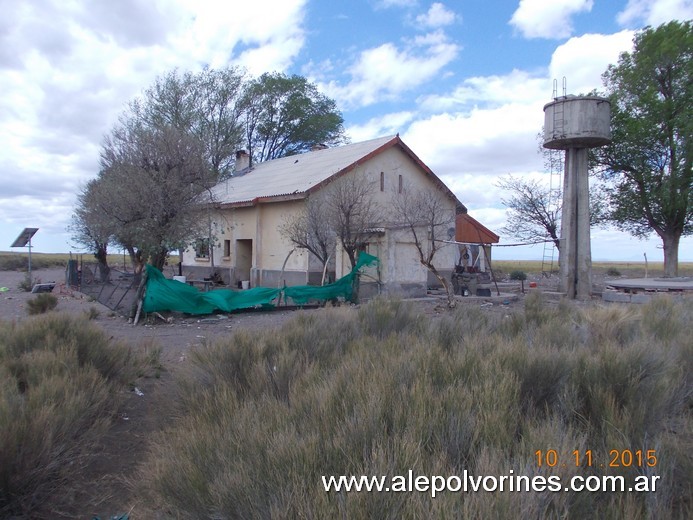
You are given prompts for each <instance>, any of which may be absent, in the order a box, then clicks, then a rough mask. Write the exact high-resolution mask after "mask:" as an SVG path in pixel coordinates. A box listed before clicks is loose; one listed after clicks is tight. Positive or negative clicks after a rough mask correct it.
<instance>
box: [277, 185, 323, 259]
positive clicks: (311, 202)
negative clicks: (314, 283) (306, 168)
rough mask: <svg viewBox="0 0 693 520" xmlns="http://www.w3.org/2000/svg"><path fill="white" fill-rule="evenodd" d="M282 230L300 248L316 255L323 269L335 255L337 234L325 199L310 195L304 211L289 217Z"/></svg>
mask: <svg viewBox="0 0 693 520" xmlns="http://www.w3.org/2000/svg"><path fill="white" fill-rule="evenodd" d="M280 232H281V233H282V235H284V236H285V237H286V238H288V239H289V240H290V241H291V243H292V244H294V245H295V246H296V247H298V248H299V249H305V250H307V251H309V252H310V253H312V254H313V255H315V257H316V258H317V259H318V260H319V261H320V263H321V264H322V267H323V270H324V269H325V266H326V265H327V263H328V262H329V260H330V256H332V255H334V251H335V245H336V235H335V232H334V230H333V229H332V225H331V222H330V218H329V212H328V209H327V206H326V205H325V203H324V201H323V200H318V199H316V198H315V197H309V198H308V200H307V201H306V206H305V208H304V209H303V211H302V212H301V213H299V214H297V215H292V216H290V217H288V218H287V219H286V220H285V221H284V223H283V224H282V225H281V227H280Z"/></svg>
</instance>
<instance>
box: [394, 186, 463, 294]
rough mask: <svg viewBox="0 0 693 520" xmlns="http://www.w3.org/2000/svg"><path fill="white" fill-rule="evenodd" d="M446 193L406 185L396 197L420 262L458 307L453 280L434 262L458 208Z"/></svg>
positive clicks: (399, 219) (398, 215) (396, 207)
mask: <svg viewBox="0 0 693 520" xmlns="http://www.w3.org/2000/svg"><path fill="white" fill-rule="evenodd" d="M443 197H444V195H443V194H442V193H438V192H435V191H431V190H422V191H415V190H414V189H413V188H412V187H411V186H407V185H405V186H404V187H403V189H402V192H401V193H397V194H394V195H393V197H392V207H393V209H394V211H395V217H396V219H397V222H399V223H401V224H403V225H404V226H406V228H407V229H408V230H409V232H410V233H411V237H412V238H413V239H414V246H415V247H416V250H417V252H418V253H419V262H421V265H423V266H425V267H426V268H427V269H428V270H429V271H430V272H431V273H433V275H434V276H435V277H436V278H437V279H438V281H439V282H440V283H441V284H442V285H443V287H444V288H445V293H446V295H447V298H448V306H449V307H450V308H453V307H455V305H456V302H455V295H454V293H453V288H452V286H451V284H450V282H449V281H448V280H447V278H445V277H444V276H443V275H442V274H440V272H439V271H438V268H437V267H436V266H435V264H434V258H435V256H436V253H438V251H440V249H441V248H443V247H445V245H446V244H445V242H444V241H445V240H446V239H447V238H448V235H447V232H448V229H450V228H451V227H454V226H455V210H454V209H452V208H451V207H450V206H449V205H448V204H446V203H445V200H444V198H443Z"/></svg>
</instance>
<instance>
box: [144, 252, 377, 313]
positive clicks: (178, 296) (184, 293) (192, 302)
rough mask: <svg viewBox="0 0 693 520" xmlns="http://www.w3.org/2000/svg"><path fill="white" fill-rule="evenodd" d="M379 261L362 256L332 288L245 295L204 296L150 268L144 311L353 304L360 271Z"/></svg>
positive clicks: (252, 291) (308, 287)
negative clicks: (334, 302)
mask: <svg viewBox="0 0 693 520" xmlns="http://www.w3.org/2000/svg"><path fill="white" fill-rule="evenodd" d="M377 261H378V259H377V258H376V257H375V256H372V255H369V254H367V253H361V254H360V255H359V258H358V262H357V263H356V266H355V267H354V268H353V269H352V270H351V272H350V273H349V274H347V275H346V276H343V277H342V278H340V279H339V280H337V281H336V282H334V283H331V284H329V285H323V286H314V285H298V286H293V287H284V288H283V289H272V288H269V287H254V288H253V289H247V290H243V291H236V290H233V289H217V290H214V291H209V292H201V291H200V290H199V289H197V288H195V287H192V286H190V285H187V284H184V283H181V282H179V281H177V280H169V279H167V278H165V277H164V275H163V274H162V273H161V271H159V270H158V269H156V268H155V267H152V266H150V265H147V286H146V290H145V294H144V300H143V304H142V310H143V311H144V312H156V311H178V312H184V313H186V314H211V313H212V312H214V311H223V312H232V311H235V310H238V309H251V308H255V307H267V306H274V305H275V303H276V301H277V300H278V299H279V297H280V296H281V295H283V296H284V300H285V301H286V299H287V298H290V299H291V301H292V302H293V303H295V304H296V305H305V304H306V303H308V302H310V301H318V302H323V301H327V300H332V299H335V298H340V297H341V298H344V299H345V300H347V301H351V298H352V292H353V287H354V278H355V277H356V276H357V275H358V272H359V270H360V269H361V268H362V267H366V266H369V265H373V264H374V263H376V262H377Z"/></svg>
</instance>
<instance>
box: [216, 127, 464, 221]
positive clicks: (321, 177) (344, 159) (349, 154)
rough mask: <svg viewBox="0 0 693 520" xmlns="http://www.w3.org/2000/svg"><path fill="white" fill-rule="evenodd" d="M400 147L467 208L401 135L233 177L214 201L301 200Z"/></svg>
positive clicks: (289, 158) (276, 161)
mask: <svg viewBox="0 0 693 520" xmlns="http://www.w3.org/2000/svg"><path fill="white" fill-rule="evenodd" d="M393 146H398V147H399V148H400V149H401V150H402V151H403V152H404V153H405V154H406V155H408V156H409V157H410V158H411V159H412V161H413V162H414V163H416V164H417V165H418V166H419V167H420V168H421V169H422V170H423V171H424V173H425V174H426V175H427V176H430V177H431V179H432V180H433V182H434V183H435V184H436V185H438V187H439V188H440V189H442V190H443V191H444V192H445V193H446V194H447V195H448V196H449V197H450V198H452V199H454V200H455V201H456V203H457V205H458V207H459V208H462V211H463V212H466V208H465V207H464V206H463V205H462V203H461V202H460V201H459V200H458V199H457V197H455V195H454V194H453V193H452V192H451V191H450V189H449V188H448V187H447V186H446V185H445V184H444V183H443V182H442V181H441V180H440V179H439V178H438V177H437V176H436V175H435V174H434V173H433V172H432V171H431V169H430V168H429V167H428V166H426V165H425V164H424V163H423V162H422V161H421V160H420V159H419V158H418V156H416V154H414V152H413V151H412V150H411V149H410V148H409V147H408V146H406V145H405V144H404V143H403V142H402V140H401V139H400V137H399V135H395V136H386V137H379V138H377V139H371V140H369V141H363V142H361V143H353V144H347V145H343V146H338V147H335V148H324V149H321V150H315V151H311V152H306V153H303V154H298V155H291V156H287V157H282V158H279V159H274V160H271V161H266V162H263V163H260V164H257V165H255V166H254V167H253V168H251V170H250V171H249V172H248V173H246V174H245V175H242V176H239V177H231V178H229V179H227V180H225V181H222V182H221V183H219V184H217V185H216V186H215V187H214V188H212V193H211V196H212V199H213V200H214V202H215V203H217V204H221V205H222V206H232V207H233V206H249V205H254V204H257V203H259V202H272V201H279V200H287V199H299V198H304V197H306V196H307V195H308V194H309V193H312V192H314V191H317V190H319V189H321V188H322V187H324V186H325V185H327V184H328V183H329V182H331V181H333V180H334V179H336V178H338V177H340V176H341V175H344V174H345V173H347V172H349V171H351V170H353V169H354V168H356V167H358V166H359V165H361V164H363V163H365V162H366V161H368V160H369V159H371V158H372V157H375V156H376V155H378V154H380V153H382V152H383V151H385V150H387V149H389V148H391V147H393Z"/></svg>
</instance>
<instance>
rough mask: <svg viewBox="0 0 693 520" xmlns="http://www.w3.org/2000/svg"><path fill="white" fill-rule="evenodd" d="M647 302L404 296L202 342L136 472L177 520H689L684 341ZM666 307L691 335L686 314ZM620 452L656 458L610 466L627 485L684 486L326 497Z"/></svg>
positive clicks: (689, 421) (527, 471)
mask: <svg viewBox="0 0 693 520" xmlns="http://www.w3.org/2000/svg"><path fill="white" fill-rule="evenodd" d="M657 305H663V304H659V303H658V304H657ZM674 307H675V308H678V306H676V305H675V306H674ZM643 309H644V307H639V308H633V309H630V310H628V311H622V310H611V309H609V308H606V309H605V308H601V307H587V308H584V309H583V308H579V307H576V306H574V305H570V304H567V303H563V304H561V305H559V306H550V305H548V304H547V303H546V302H544V301H543V300H542V299H541V295H536V296H535V295H530V296H529V297H528V298H527V299H526V301H525V311H524V313H518V314H516V315H514V316H511V317H509V318H505V317H498V318H495V317H489V316H488V315H483V314H482V313H481V312H480V310H478V309H477V310H475V311H472V312H467V313H465V310H464V309H458V310H456V311H455V312H454V313H451V314H449V315H447V316H445V317H443V318H442V319H440V320H438V321H433V320H431V322H430V323H428V324H427V326H422V324H421V323H422V319H423V318H422V316H420V315H418V314H417V313H416V312H415V311H414V310H413V309H412V308H411V307H409V306H408V305H403V304H402V302H397V301H394V302H392V301H387V300H384V299H381V300H377V301H373V302H371V303H369V304H368V305H364V306H362V307H361V308H360V309H359V310H358V311H356V312H354V311H353V310H351V311H350V310H349V309H337V310H335V311H338V312H327V311H326V310H325V311H321V312H320V313H313V314H310V315H308V314H302V315H299V317H298V318H297V319H296V320H294V321H293V322H290V323H288V324H286V325H285V326H284V327H283V328H282V329H280V330H279V331H273V332H265V333H255V334H252V335H251V334H248V333H241V334H237V335H236V336H234V337H233V338H232V339H230V340H228V341H226V342H223V343H218V344H215V345H209V346H207V347H205V348H203V349H200V350H199V351H198V352H196V354H195V356H194V358H195V366H194V369H193V370H192V371H191V372H190V373H189V374H188V376H187V377H186V379H185V380H184V381H183V382H182V384H184V385H185V386H184V391H182V392H181V395H183V396H184V399H183V401H182V408H181V410H180V419H179V420H178V421H177V422H175V423H174V424H173V425H172V426H171V428H170V429H168V430H167V431H165V432H162V433H161V434H160V435H157V436H156V437H155V438H154V440H153V449H152V455H151V458H150V459H149V460H148V461H146V462H145V464H144V465H143V466H142V467H141V470H140V473H139V475H138V483H141V484H142V485H143V486H144V488H145V490H146V492H147V494H148V495H149V496H148V498H150V499H151V500H153V503H160V504H166V505H167V506H168V507H170V508H171V515H172V516H174V517H185V518H203V517H204V518H208V517H214V518H217V517H218V518H271V517H282V518H339V517H342V518H343V517H349V518H390V517H397V518H428V517H438V518H453V517H457V516H461V515H463V516H464V517H469V518H509V517H523V518H524V517H527V518H543V517H547V516H550V517H556V518H558V517H560V518H568V517H570V518H588V517H590V518H592V517H593V518H621V517H625V516H629V517H630V516H632V517H633V518H646V517H653V518H678V517H681V518H684V517H686V516H687V514H688V513H690V504H689V502H688V500H689V489H688V487H687V484H686V482H688V481H687V480H686V479H687V478H688V477H686V475H688V474H689V472H690V467H691V463H690V453H688V452H689V446H688V440H687V438H686V436H685V434H684V433H683V432H688V431H690V430H691V428H692V427H693V418H692V415H691V414H692V411H691V407H690V396H691V395H692V393H693V388H692V384H693V383H692V382H691V380H690V378H689V376H688V368H689V367H690V358H691V348H692V347H691V344H690V341H689V340H688V339H687V338H686V337H685V336H686V335H685V334H679V333H678V332H676V333H675V334H674V335H672V336H670V337H668V338H667V340H666V341H667V342H666V343H665V344H664V343H658V342H657V339H656V337H655V336H654V335H653V333H654V332H655V331H657V330H659V327H661V326H663V325H662V324H661V323H660V324H658V325H656V326H654V327H653V328H652V329H648V328H645V327H644V326H643V323H644V321H643V319H642V317H643V314H642V313H643V312H644V311H643ZM631 313H633V314H632V315H631ZM659 314H661V316H660V317H659V318H657V319H658V320H659V321H662V320H665V318H664V315H665V314H666V315H667V318H666V319H668V320H670V321H669V322H668V325H667V326H669V327H672V328H673V329H674V330H675V331H679V330H687V329H686V327H687V325H686V322H685V321H682V320H686V319H690V316H689V314H688V311H686V310H682V311H676V312H664V311H662V312H660V313H659ZM604 321H614V322H616V323H613V324H609V325H607V324H604V323H603V322H604ZM662 323H663V321H662ZM330 343H332V344H333V348H332V349H330ZM550 448H554V449H556V450H558V451H559V453H561V457H564V458H562V459H561V461H562V462H566V463H567V462H568V461H569V460H572V459H571V455H572V452H573V451H574V450H579V451H580V452H581V453H584V451H585V450H587V449H590V450H592V451H593V453H594V457H595V465H594V466H593V467H591V468H586V467H575V465H574V464H573V465H572V467H571V464H566V465H565V466H563V465H560V466H559V467H556V468H549V469H550V471H549V469H547V468H539V467H538V464H537V462H536V451H537V450H548V449H550ZM625 448H628V449H632V450H637V449H643V450H647V449H656V450H657V455H658V456H660V455H661V458H660V460H659V461H658V464H657V467H656V468H649V469H648V468H634V467H625V468H620V469H619V471H620V472H621V473H623V474H624V475H626V476H627V477H628V478H633V477H634V476H635V475H638V474H640V473H643V472H650V473H652V472H653V471H654V472H660V471H661V472H663V473H665V474H666V475H669V476H671V478H679V479H681V480H680V481H677V483H676V484H672V485H671V486H669V487H668V489H667V490H666V492H663V493H662V494H661V495H658V500H657V501H656V503H654V502H653V501H652V500H651V495H648V494H647V493H632V494H628V495H627V496H625V498H624V495H622V494H619V493H604V494H600V495H599V496H598V497H596V495H595V494H589V493H583V494H579V493H553V494H546V493H509V492H506V493H442V494H440V495H439V496H438V497H437V498H436V499H435V500H432V499H431V498H430V495H428V494H426V493H340V494H337V493H334V492H332V493H327V492H325V491H324V489H323V487H322V481H321V476H326V477H329V476H331V475H332V476H339V475H377V476H380V475H388V476H390V477H393V476H395V475H407V473H408V471H409V470H412V471H413V473H414V474H415V475H445V476H449V475H461V474H462V472H463V471H464V470H468V471H469V473H470V474H473V475H507V474H509V471H510V470H513V472H514V474H515V475H526V476H528V477H530V478H531V477H533V476H536V475H544V476H546V475H547V474H556V475H559V476H561V477H562V478H563V479H565V481H566V482H567V480H568V479H569V478H570V477H572V476H574V475H578V474H580V475H591V474H595V475H601V474H604V473H605V471H606V470H603V469H601V468H599V467H598V464H601V463H604V462H606V464H608V460H609V458H608V457H609V453H608V450H610V449H625ZM565 457H567V458H565ZM660 467H661V470H660ZM554 470H555V471H554ZM547 472H548V473H547ZM672 482H673V481H672Z"/></svg>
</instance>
